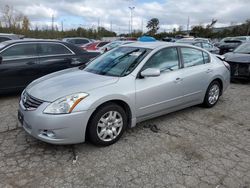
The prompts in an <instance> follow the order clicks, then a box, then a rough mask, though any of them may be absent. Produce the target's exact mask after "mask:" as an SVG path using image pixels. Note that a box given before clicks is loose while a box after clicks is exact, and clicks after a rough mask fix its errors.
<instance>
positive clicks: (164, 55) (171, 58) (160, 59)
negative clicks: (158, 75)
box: [143, 48, 179, 72]
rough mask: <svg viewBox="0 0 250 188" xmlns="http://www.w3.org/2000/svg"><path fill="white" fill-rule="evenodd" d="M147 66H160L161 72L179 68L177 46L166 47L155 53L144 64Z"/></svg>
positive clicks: (145, 67)
mask: <svg viewBox="0 0 250 188" xmlns="http://www.w3.org/2000/svg"><path fill="white" fill-rule="evenodd" d="M147 68H158V69H160V71H161V72H163V71H173V70H177V69H179V58H178V52H177V49H176V48H165V49H163V50H160V51H159V52H157V53H155V54H154V55H153V56H152V57H151V58H150V59H149V61H148V62H147V63H146V64H145V65H144V67H143V70H145V69H147Z"/></svg>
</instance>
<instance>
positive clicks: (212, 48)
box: [176, 39, 220, 54]
mask: <svg viewBox="0 0 250 188" xmlns="http://www.w3.org/2000/svg"><path fill="white" fill-rule="evenodd" d="M176 43H183V44H190V45H193V46H198V47H200V48H203V49H205V50H207V51H209V52H211V53H214V54H219V52H220V49H219V48H217V47H216V46H214V45H213V44H211V43H208V42H205V41H199V40H198V41H196V40H194V39H180V40H178V41H176Z"/></svg>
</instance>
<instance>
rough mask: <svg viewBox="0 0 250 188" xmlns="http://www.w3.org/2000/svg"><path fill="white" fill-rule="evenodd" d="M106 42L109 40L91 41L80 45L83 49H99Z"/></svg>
mask: <svg viewBox="0 0 250 188" xmlns="http://www.w3.org/2000/svg"><path fill="white" fill-rule="evenodd" d="M108 43H109V42H105V41H98V42H93V43H90V44H87V45H86V46H84V47H82V49H84V50H86V51H99V49H100V48H101V47H103V46H104V45H106V44H108Z"/></svg>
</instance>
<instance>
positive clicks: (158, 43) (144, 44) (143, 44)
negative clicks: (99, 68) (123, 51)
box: [125, 41, 180, 50]
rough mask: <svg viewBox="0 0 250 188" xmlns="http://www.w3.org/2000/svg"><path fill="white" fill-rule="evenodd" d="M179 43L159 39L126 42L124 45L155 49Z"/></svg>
mask: <svg viewBox="0 0 250 188" xmlns="http://www.w3.org/2000/svg"><path fill="white" fill-rule="evenodd" d="M178 45H180V44H175V43H171V42H161V41H156V42H134V43H130V44H126V45H125V46H130V47H138V48H149V49H152V50H153V49H156V48H160V47H164V46H165V47H168V46H178Z"/></svg>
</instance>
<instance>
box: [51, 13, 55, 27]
mask: <svg viewBox="0 0 250 188" xmlns="http://www.w3.org/2000/svg"><path fill="white" fill-rule="evenodd" d="M51 24H52V25H51V29H52V31H54V14H52V18H51Z"/></svg>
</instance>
